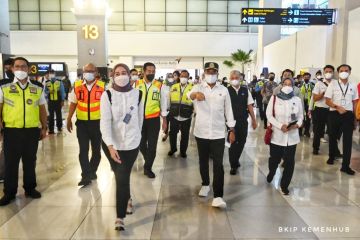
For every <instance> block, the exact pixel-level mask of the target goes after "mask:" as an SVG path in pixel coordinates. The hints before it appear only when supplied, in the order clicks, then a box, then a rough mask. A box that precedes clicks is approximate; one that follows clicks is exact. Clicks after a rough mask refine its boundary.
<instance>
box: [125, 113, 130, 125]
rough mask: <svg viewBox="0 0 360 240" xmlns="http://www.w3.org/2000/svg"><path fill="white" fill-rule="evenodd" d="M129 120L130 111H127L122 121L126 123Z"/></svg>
mask: <svg viewBox="0 0 360 240" xmlns="http://www.w3.org/2000/svg"><path fill="white" fill-rule="evenodd" d="M130 120H131V114H130V113H127V114H126V115H125V117H124V120H123V122H124V123H126V124H129V122H130Z"/></svg>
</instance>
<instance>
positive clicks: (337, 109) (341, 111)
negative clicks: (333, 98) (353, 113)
mask: <svg viewBox="0 0 360 240" xmlns="http://www.w3.org/2000/svg"><path fill="white" fill-rule="evenodd" d="M336 111H338V113H340V114H344V113H346V109H345V108H344V107H343V106H337V107H336Z"/></svg>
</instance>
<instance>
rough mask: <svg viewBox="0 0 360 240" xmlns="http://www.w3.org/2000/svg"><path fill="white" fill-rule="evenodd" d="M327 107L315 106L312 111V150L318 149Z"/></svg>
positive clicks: (323, 131) (323, 130) (323, 129)
mask: <svg viewBox="0 0 360 240" xmlns="http://www.w3.org/2000/svg"><path fill="white" fill-rule="evenodd" d="M328 113H329V109H328V108H322V107H316V108H315V109H314V110H313V112H312V118H313V130H314V140H313V149H314V151H319V148H320V139H321V138H322V137H324V134H325V126H326V122H327V117H328Z"/></svg>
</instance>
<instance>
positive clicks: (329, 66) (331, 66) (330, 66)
mask: <svg viewBox="0 0 360 240" xmlns="http://www.w3.org/2000/svg"><path fill="white" fill-rule="evenodd" d="M327 68H330V69H332V70H333V72H335V68H334V66H333V65H330V64H328V65H326V66H325V67H324V68H323V70H324V71H325V69H327Z"/></svg>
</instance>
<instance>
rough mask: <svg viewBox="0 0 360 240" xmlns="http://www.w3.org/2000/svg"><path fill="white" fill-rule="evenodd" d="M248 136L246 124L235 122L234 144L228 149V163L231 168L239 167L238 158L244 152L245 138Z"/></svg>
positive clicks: (244, 122)
mask: <svg viewBox="0 0 360 240" xmlns="http://www.w3.org/2000/svg"><path fill="white" fill-rule="evenodd" d="M247 135H248V122H247V121H236V125H235V142H234V143H233V144H231V146H230V148H229V162H230V166H231V168H238V167H240V163H239V158H240V156H241V154H242V152H243V150H244V146H245V143H246V138H247Z"/></svg>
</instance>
